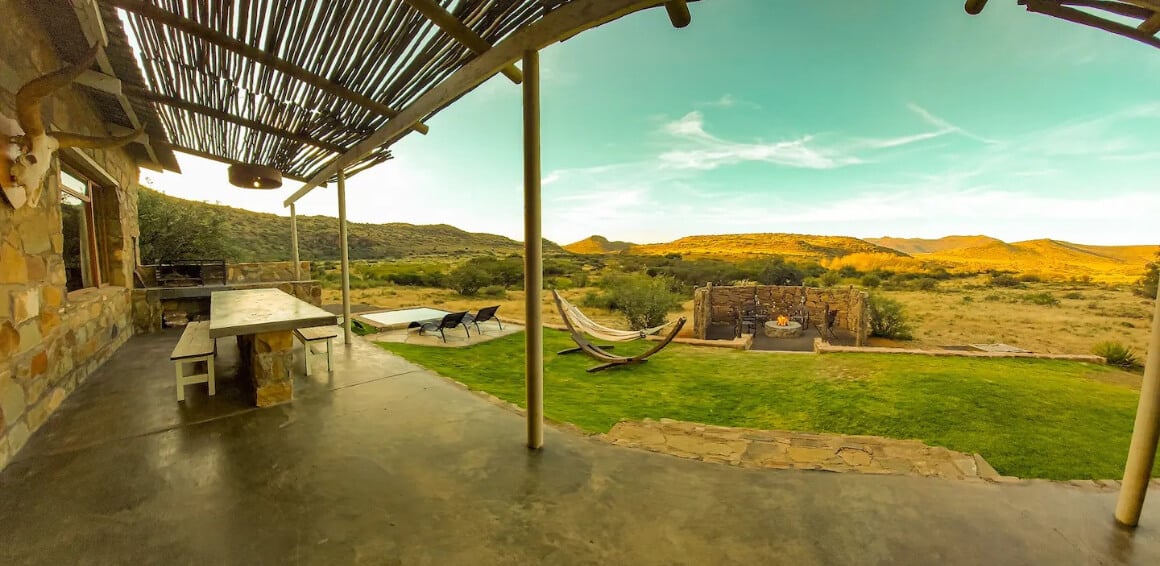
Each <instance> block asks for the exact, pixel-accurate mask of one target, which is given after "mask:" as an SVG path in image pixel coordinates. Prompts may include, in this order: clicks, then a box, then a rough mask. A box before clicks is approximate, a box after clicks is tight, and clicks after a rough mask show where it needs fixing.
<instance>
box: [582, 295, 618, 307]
mask: <svg viewBox="0 0 1160 566" xmlns="http://www.w3.org/2000/svg"><path fill="white" fill-rule="evenodd" d="M580 304H581V305H583V306H586V307H588V308H593V309H604V310H613V309H612V299H611V298H610V297H608V296H607V295H605V294H604V293H601V292H599V291H588V292H587V293H585V294H584V298H583V299H580Z"/></svg>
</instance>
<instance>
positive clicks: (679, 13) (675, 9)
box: [665, 0, 693, 28]
mask: <svg viewBox="0 0 1160 566" xmlns="http://www.w3.org/2000/svg"><path fill="white" fill-rule="evenodd" d="M665 11H666V12H668V13H669V21H670V22H672V23H673V27H675V28H683V27H685V26H687V25H689V22H692V21H693V16H692V14H690V13H689V5H688V4H686V3H685V0H669V1H668V2H665Z"/></svg>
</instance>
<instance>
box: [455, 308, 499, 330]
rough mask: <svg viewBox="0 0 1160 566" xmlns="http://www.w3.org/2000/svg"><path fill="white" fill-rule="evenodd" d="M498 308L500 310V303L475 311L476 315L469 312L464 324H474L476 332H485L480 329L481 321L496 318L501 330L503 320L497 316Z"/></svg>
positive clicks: (464, 318)
mask: <svg viewBox="0 0 1160 566" xmlns="http://www.w3.org/2000/svg"><path fill="white" fill-rule="evenodd" d="M497 310H499V305H496V306H494V307H484V308H482V309H479V312H477V313H475V315H471V314H468V315H467V316H465V317H463V324H474V325H475V333H476V334H483V331H482V330H480V329H479V323H481V322H487V321H489V320H494V321H495V323H496V324H498V325H499V329H500V331H503V322H501V321H500V320H499V317H498V316H495V311H497Z"/></svg>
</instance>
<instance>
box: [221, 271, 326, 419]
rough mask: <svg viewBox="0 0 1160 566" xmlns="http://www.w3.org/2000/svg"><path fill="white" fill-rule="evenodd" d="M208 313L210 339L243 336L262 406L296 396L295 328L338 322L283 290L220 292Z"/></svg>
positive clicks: (246, 368)
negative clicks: (292, 363)
mask: <svg viewBox="0 0 1160 566" xmlns="http://www.w3.org/2000/svg"><path fill="white" fill-rule="evenodd" d="M209 311H210V315H209V317H210V320H209V335H210V338H224V337H226V336H237V337H238V349H239V350H241V355H240V358H241V367H242V372H243V374H244V375H246V376H248V377H249V378H250V380H251V382H252V383H253V386H254V402H255V404H257V405H258V406H259V407H268V406H270V405H274V404H277V403H282V402H284V401H289V400H291V399H292V398H293V397H294V391H293V387H292V386H291V382H290V356H291V354H290V351H291V349H292V348H293V346H294V335H293V331H294V329H295V328H309V327H312V326H327V325H331V324H338V317H336V316H335V315H333V314H330V313H328V312H326V311H324V310H322V309H320V308H318V307H316V306H314V305H312V304H310V303H307V302H306V301H302V300H300V299H297V298H295V297H294V296H292V295H289V294H287V293H284V292H282V291H280V290H278V289H245V290H241V291H218V292H216V293H214V294H212V295H210V309H209Z"/></svg>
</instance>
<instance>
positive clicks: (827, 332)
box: [818, 304, 838, 342]
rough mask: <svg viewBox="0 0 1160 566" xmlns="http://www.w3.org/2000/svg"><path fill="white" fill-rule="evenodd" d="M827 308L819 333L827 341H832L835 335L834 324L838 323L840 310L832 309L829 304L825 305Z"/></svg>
mask: <svg viewBox="0 0 1160 566" xmlns="http://www.w3.org/2000/svg"><path fill="white" fill-rule="evenodd" d="M825 309H826V317H825V318H826V319H825V320H824V321H823V322H822V324H820V325H819V326H818V334H820V335H821V336H822V338H823V339H825V341H826V342H830V341H832V340H833V339H834V337H835V335H834V325H835V324H837V323H838V311H837V310H830V305H828V304H827V305H826V306H825Z"/></svg>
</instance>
